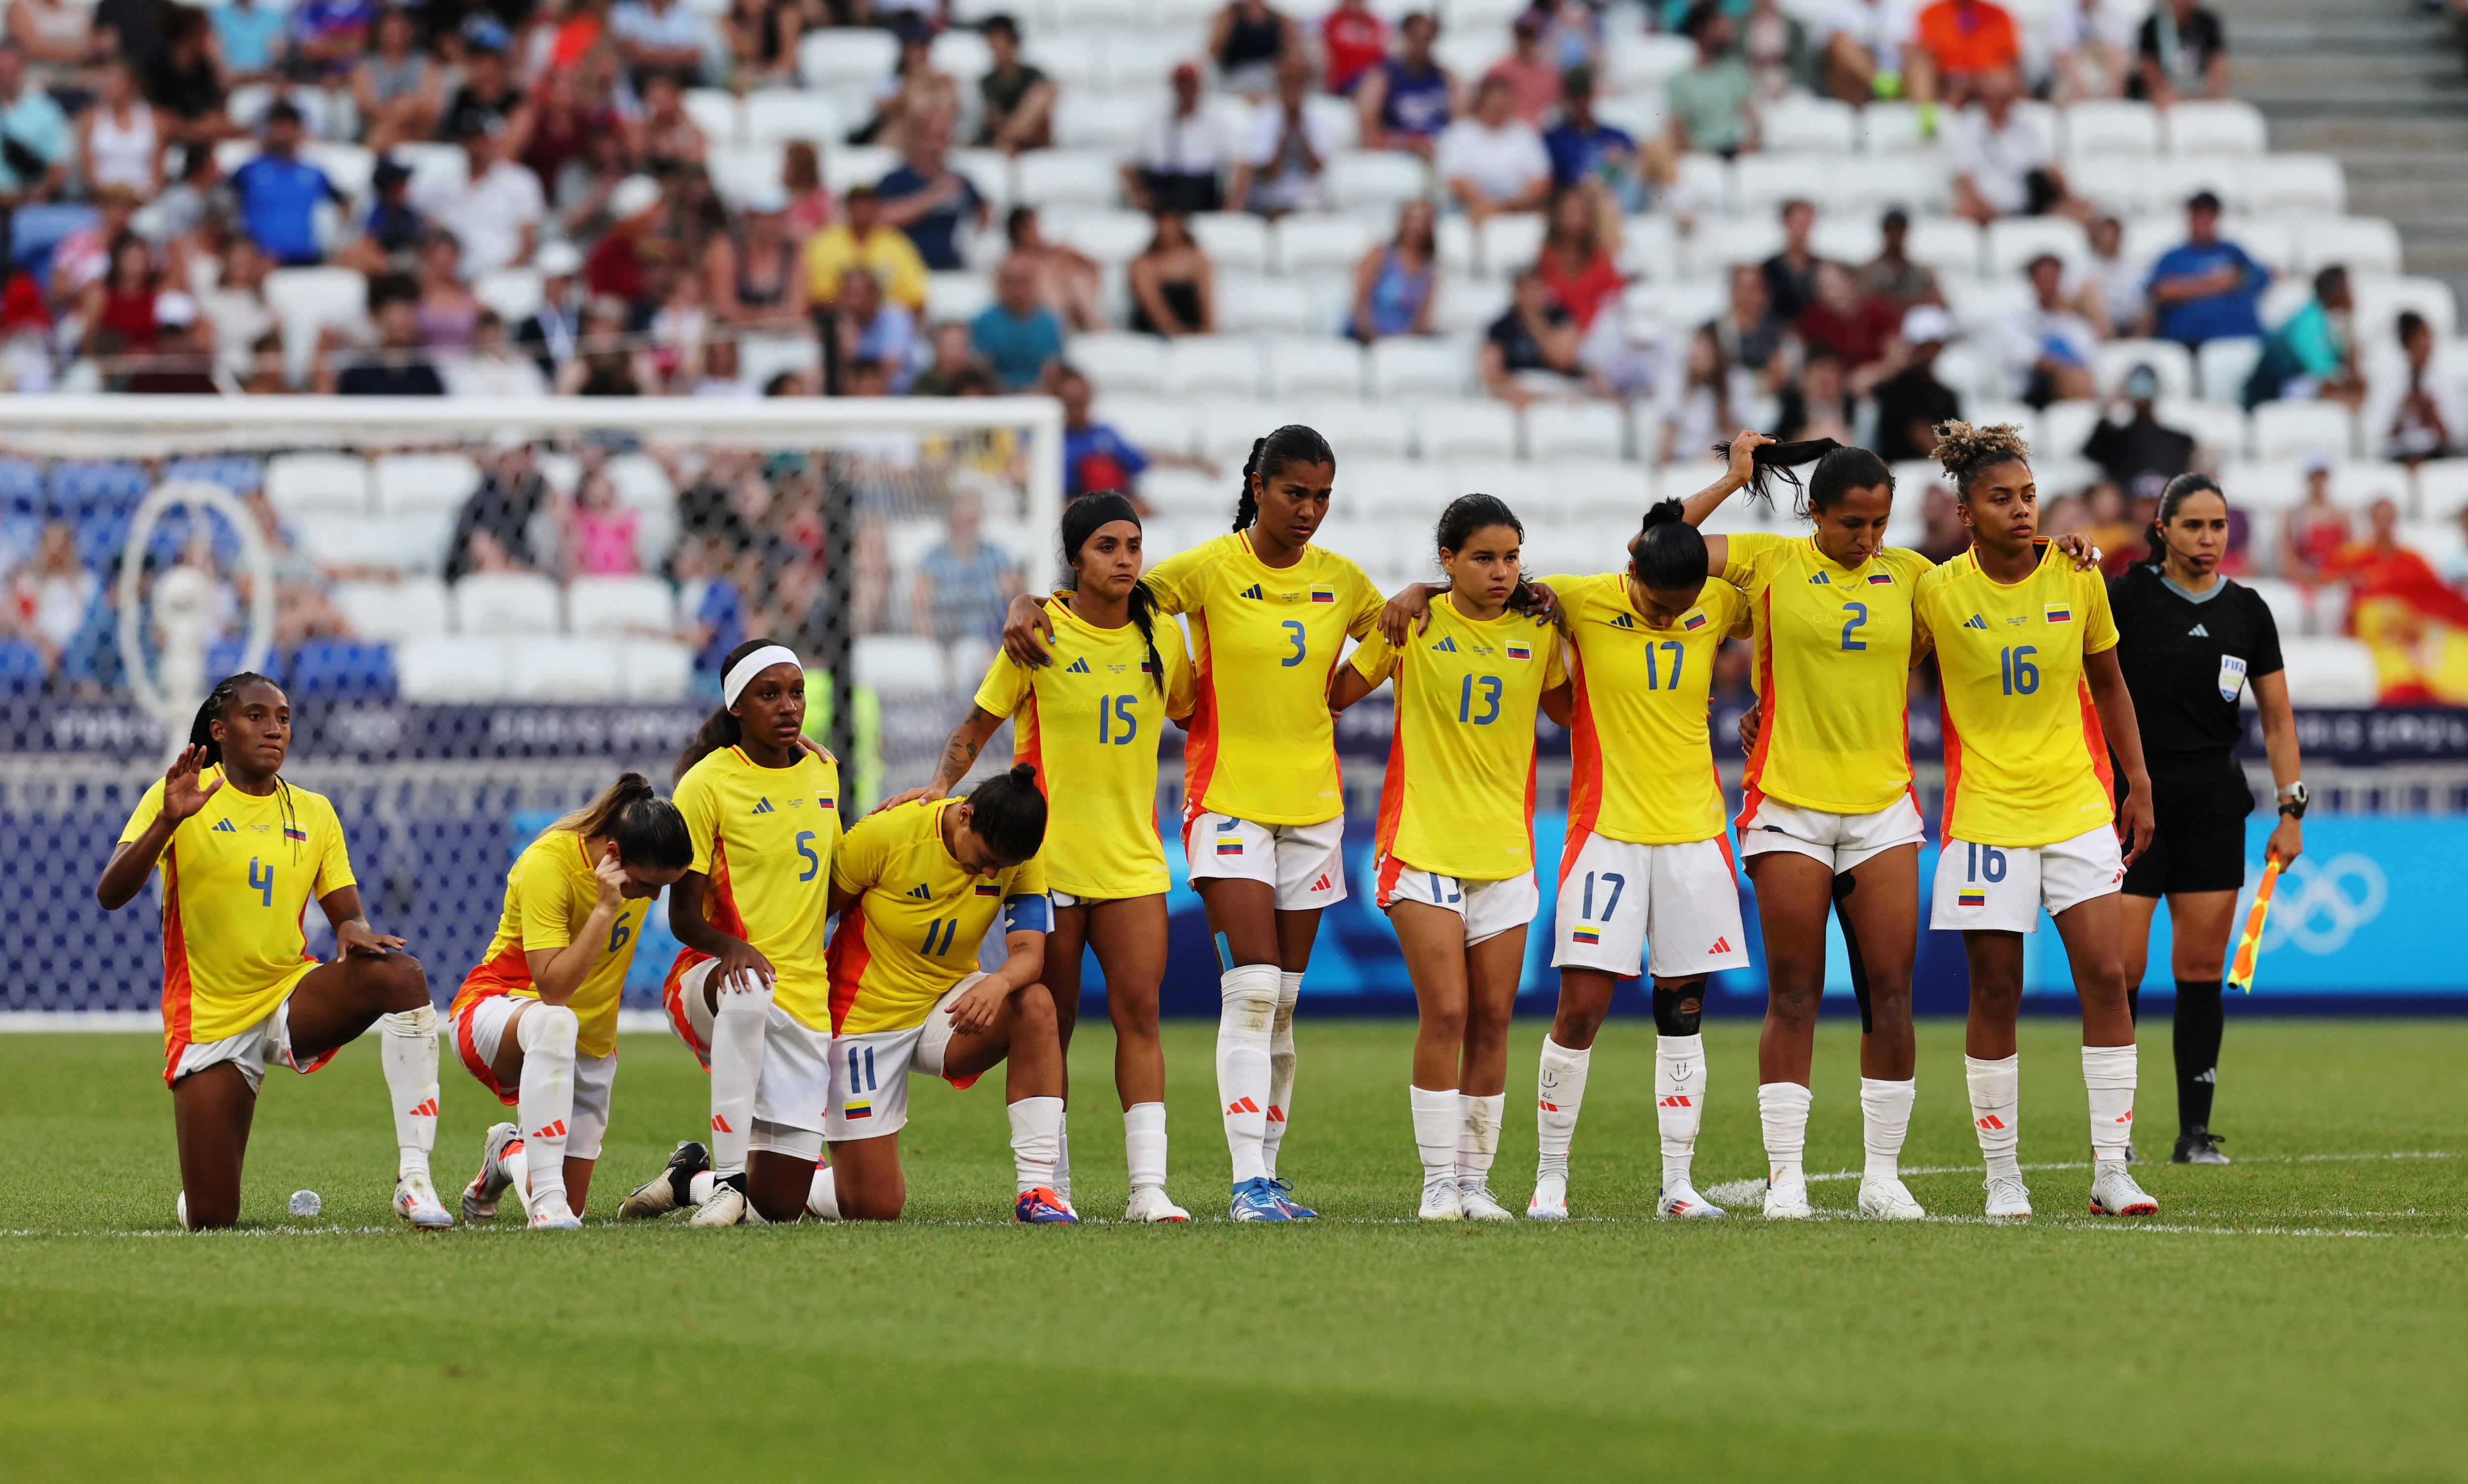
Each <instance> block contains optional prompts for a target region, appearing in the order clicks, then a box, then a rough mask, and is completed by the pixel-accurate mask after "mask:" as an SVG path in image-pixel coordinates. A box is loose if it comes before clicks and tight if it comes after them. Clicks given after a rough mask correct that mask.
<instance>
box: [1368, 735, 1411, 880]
mask: <svg viewBox="0 0 2468 1484" xmlns="http://www.w3.org/2000/svg"><path fill="white" fill-rule="evenodd" d="M1403 817H1405V719H1404V718H1403V717H1400V718H1398V719H1397V726H1396V729H1395V730H1394V731H1392V732H1390V733H1389V734H1388V771H1387V775H1386V776H1385V777H1383V779H1382V780H1381V783H1380V823H1379V824H1378V825H1377V826H1376V827H1375V828H1374V829H1373V830H1372V832H1371V848H1372V853H1373V854H1374V855H1378V856H1385V855H1387V854H1388V848H1389V847H1390V846H1391V845H1394V844H1395V843H1397V821H1398V820H1400V819H1402V818H1403Z"/></svg>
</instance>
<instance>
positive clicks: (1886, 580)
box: [1868, 572, 1894, 587]
mask: <svg viewBox="0 0 2468 1484" xmlns="http://www.w3.org/2000/svg"><path fill="white" fill-rule="evenodd" d="M1868 585H1869V586H1871V587H1891V586H1893V585H1894V574H1892V573H1891V572H1871V573H1869V574H1868Z"/></svg>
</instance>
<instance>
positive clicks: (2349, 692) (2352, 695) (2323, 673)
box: [2279, 634, 2381, 706]
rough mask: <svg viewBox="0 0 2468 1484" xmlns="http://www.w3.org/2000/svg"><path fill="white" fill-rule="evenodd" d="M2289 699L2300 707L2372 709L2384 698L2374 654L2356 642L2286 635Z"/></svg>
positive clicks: (2283, 649) (2283, 644) (2283, 651)
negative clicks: (2355, 707)
mask: <svg viewBox="0 0 2468 1484" xmlns="http://www.w3.org/2000/svg"><path fill="white" fill-rule="evenodd" d="M2279 653H2280V658H2281V659H2282V660H2283V661H2284V662H2285V663H2286V664H2287V666H2288V698H2289V700H2290V701H2292V702H2294V703H2295V704H2297V705H2299V706H2371V705H2373V704H2374V703H2375V702H2376V701H2377V700H2379V699H2380V698H2381V692H2380V687H2379V685H2378V683H2377V680H2376V666H2375V664H2374V651H2372V650H2370V649H2368V648H2367V647H2366V646H2365V645H2364V644H2363V643H2360V642H2359V641H2357V640H2355V639H2346V638H2335V637H2330V636H2327V635H2313V634H2300V635H2296V636H2290V635H2286V634H2283V635H2281V636H2280V640H2279Z"/></svg>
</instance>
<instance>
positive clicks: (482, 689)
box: [394, 578, 546, 703]
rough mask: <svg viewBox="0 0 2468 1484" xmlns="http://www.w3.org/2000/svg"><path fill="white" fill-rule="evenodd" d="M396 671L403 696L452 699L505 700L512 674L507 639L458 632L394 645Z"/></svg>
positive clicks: (432, 699) (399, 691) (397, 685)
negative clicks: (472, 635) (469, 635)
mask: <svg viewBox="0 0 2468 1484" xmlns="http://www.w3.org/2000/svg"><path fill="white" fill-rule="evenodd" d="M541 581H543V582H545V581H546V579H544V578H543V579H542V580H541ZM394 670H395V678H396V692H397V694H398V695H400V696H401V697H402V698H403V699H404V700H409V701H431V702H448V703H450V702H469V701H490V700H499V699H503V698H504V697H505V696H507V695H508V690H507V687H508V684H509V680H510V674H511V667H510V666H509V665H508V663H507V654H506V645H505V643H504V641H502V640H498V639H493V638H468V637H465V636H463V635H460V634H441V635H439V636H437V637H434V638H429V639H413V640H409V641H407V642H405V643H403V644H400V645H397V646H395V648H394Z"/></svg>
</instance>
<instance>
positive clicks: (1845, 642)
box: [1842, 603, 1868, 650]
mask: <svg viewBox="0 0 2468 1484" xmlns="http://www.w3.org/2000/svg"><path fill="white" fill-rule="evenodd" d="M1842 611H1843V612H1845V613H1848V614H1850V615H1851V616H1850V617H1849V618H1848V619H1845V620H1844V621H1843V624H1842V647H1843V648H1844V649H1846V650H1864V649H1866V648H1867V647H1868V641H1867V640H1865V639H1854V638H1852V637H1851V630H1853V629H1855V628H1866V627H1867V624H1868V605H1866V604H1864V603H1846V604H1844V605H1842Z"/></svg>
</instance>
